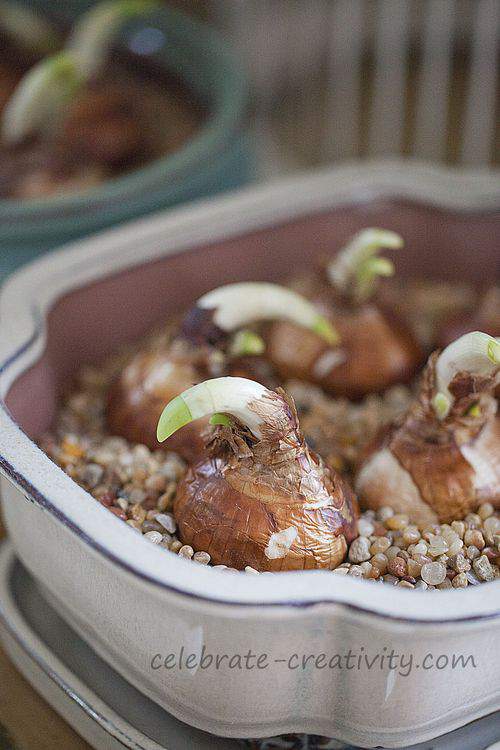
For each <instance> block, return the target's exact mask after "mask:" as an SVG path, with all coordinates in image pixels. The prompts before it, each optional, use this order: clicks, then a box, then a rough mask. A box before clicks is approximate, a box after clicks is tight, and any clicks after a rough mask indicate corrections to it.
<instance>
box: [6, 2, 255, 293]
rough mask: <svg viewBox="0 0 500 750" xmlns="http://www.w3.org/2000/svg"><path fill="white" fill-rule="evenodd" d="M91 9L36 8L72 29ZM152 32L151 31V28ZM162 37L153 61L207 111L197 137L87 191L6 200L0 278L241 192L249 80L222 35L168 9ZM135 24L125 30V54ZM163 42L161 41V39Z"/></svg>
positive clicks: (246, 171)
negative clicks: (145, 221)
mask: <svg viewBox="0 0 500 750" xmlns="http://www.w3.org/2000/svg"><path fill="white" fill-rule="evenodd" d="M92 4H93V3H92V2H81V1H79V0H66V2H65V3H64V4H63V3H61V4H59V3H57V4H55V3H50V2H48V1H47V0H45V1H44V0H37V2H31V3H29V5H30V6H32V7H34V8H35V9H37V10H40V11H41V12H43V13H44V14H45V15H46V16H48V17H50V18H52V19H54V21H55V22H60V23H61V25H62V26H67V25H68V23H71V21H72V19H74V18H75V17H76V16H77V15H79V14H80V13H81V12H83V11H84V10H86V8H88V7H89V6H91V5H92ZM150 25H151V24H150ZM154 27H155V29H159V31H160V32H161V35H162V37H160V39H161V44H160V45H157V46H158V48H157V49H156V50H155V51H154V52H153V53H152V54H149V55H148V56H147V57H148V59H149V62H150V63H151V64H152V65H156V66H158V65H160V66H161V67H162V68H163V69H164V70H165V71H166V72H169V73H171V74H173V76H174V77H176V78H177V79H178V80H179V81H180V83H181V84H182V85H183V86H185V87H186V89H187V90H188V91H190V92H192V95H193V98H194V99H195V100H196V101H198V102H199V104H200V106H201V107H202V108H203V110H204V116H203V119H202V122H201V125H200V126H199V128H198V130H197V131H196V134H195V135H194V137H193V138H191V139H190V140H189V141H187V142H186V144H185V145H184V146H181V147H180V148H179V150H177V151H175V152H173V153H171V154H169V155H167V156H165V157H163V158H160V159H156V160H155V161H153V162H151V163H149V164H147V165H146V166H145V167H143V168H140V169H137V170H135V171H133V172H130V173H128V174H125V175H124V176H120V177H116V178H112V179H110V180H107V181H106V182H104V183H103V184H101V185H99V186H98V187H96V188H93V189H92V190H89V191H88V192H85V193H83V192H81V193H71V194H66V195H62V196H57V197H51V198H46V199H42V200H25V201H19V200H10V199H7V200H0V279H1V278H2V276H3V275H4V274H6V273H8V272H9V271H10V270H12V269H13V268H15V267H16V266H18V265H20V264H21V263H23V262H25V261H27V260H29V259H30V258H32V257H34V256H35V255H36V254H38V253H40V252H42V251H43V250H46V249H48V248H51V247H54V246H56V245H60V244H61V243H64V242H67V241H69V240H71V239H73V238H75V237H79V236H82V235H84V234H88V233H90V232H94V231H96V230H98V229H101V228H103V227H107V226H111V225H113V224H117V223H120V222H122V221H124V220H128V219H132V218H135V217H138V216H141V215H144V214H147V213H150V212H151V211H155V210H157V209H160V208H165V207H168V206H172V205H175V204H177V203H180V202H182V201H186V200H190V199H193V198H198V197H202V196H206V195H208V194H211V193H216V192H219V191H222V190H227V189H230V188H234V187H237V186H239V185H241V184H243V183H244V182H246V181H247V180H248V179H249V177H250V176H251V174H252V158H251V152H250V147H249V141H248V138H247V134H246V132H245V122H244V113H245V107H246V98H247V91H246V81H245V77H244V75H243V73H242V71H241V69H240V67H239V65H238V64H237V62H236V60H235V59H234V57H233V55H232V53H231V50H230V48H229V47H228V46H227V45H226V44H225V43H224V41H223V39H222V38H221V37H220V35H219V34H218V32H217V31H215V30H214V29H211V28H210V27H209V26H207V25H206V24H204V23H203V22H201V21H199V20H197V19H192V18H190V17H189V16H187V15H185V14H184V13H182V12H181V11H179V10H177V9H174V8H171V7H167V6H165V8H164V9H162V10H161V12H158V13H157V14H155V17H154ZM137 28H138V26H137V22H136V23H130V24H129V25H125V26H124V27H123V29H122V31H121V34H120V38H119V47H120V48H121V49H123V50H125V51H126V50H127V48H129V45H130V43H131V40H132V39H133V38H134V33H136V32H137ZM156 38H158V35H156Z"/></svg>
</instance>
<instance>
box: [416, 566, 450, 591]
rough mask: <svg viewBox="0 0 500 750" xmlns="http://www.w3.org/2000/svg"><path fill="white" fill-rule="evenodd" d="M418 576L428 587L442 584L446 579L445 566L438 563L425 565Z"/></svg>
mask: <svg viewBox="0 0 500 750" xmlns="http://www.w3.org/2000/svg"><path fill="white" fill-rule="evenodd" d="M420 575H421V576H422V580H424V581H425V582H426V583H428V584H429V585H431V586H437V585H438V584H440V583H443V581H444V579H445V578H446V566H445V565H443V563H440V562H430V563H426V564H425V565H422V570H421V571H420Z"/></svg>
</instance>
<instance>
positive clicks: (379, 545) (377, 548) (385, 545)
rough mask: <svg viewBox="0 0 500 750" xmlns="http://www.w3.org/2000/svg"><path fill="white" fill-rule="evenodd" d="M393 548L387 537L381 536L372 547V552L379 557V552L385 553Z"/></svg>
mask: <svg viewBox="0 0 500 750" xmlns="http://www.w3.org/2000/svg"><path fill="white" fill-rule="evenodd" d="M390 546H391V540H390V539H388V538H387V537H386V536H379V537H377V539H375V540H374V541H373V542H372V544H371V545H370V552H371V553H372V555H377V554H378V553H379V552H385V551H386V550H388V549H389V547H390Z"/></svg>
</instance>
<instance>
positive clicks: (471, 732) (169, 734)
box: [0, 543, 500, 750]
mask: <svg viewBox="0 0 500 750" xmlns="http://www.w3.org/2000/svg"><path fill="white" fill-rule="evenodd" d="M0 602H1V604H0V640H1V642H2V644H3V646H4V648H5V649H6V650H7V653H8V654H9V656H10V657H11V659H12V660H13V662H14V663H15V664H16V666H17V667H18V669H19V670H20V671H21V672H22V673H23V675H24V676H25V677H26V678H27V679H28V680H29V681H30V683H31V684H32V685H33V686H34V687H35V688H36V689H37V690H38V691H39V692H40V693H41V694H42V695H43V696H44V697H45V699H46V700H48V701H49V702H50V704H51V706H52V707H53V708H54V709H55V710H56V711H57V712H58V713H59V714H60V715H61V716H63V718H64V719H65V720H66V721H67V722H68V723H69V724H71V726H72V727H73V728H74V729H76V731H77V732H78V733H79V734H81V735H82V737H84V738H85V739H86V740H87V742H89V743H90V744H91V745H92V747H94V748H96V750H115V748H116V750H119V748H123V747H128V748H132V750H186V748H196V750H244V748H245V747H246V743H244V742H241V741H238V740H231V739H223V738H221V737H214V736H212V735H209V734H206V733H204V732H200V731H199V730H198V729H193V728H191V727H189V726H187V725H186V724H182V723H181V722H180V721H177V719H174V718H173V716H170V715H169V714H168V713H167V712H166V711H164V710H163V709H162V708H160V707H159V706H158V705H157V704H156V703H154V702H153V701H151V700H149V699H148V698H146V697H145V696H143V695H142V694H141V693H139V692H138V691H137V690H136V689H135V688H134V687H132V686H131V685H130V684H129V683H128V682H126V681H125V680H124V679H123V678H122V677H120V676H119V675H118V674H117V673H116V672H115V671H114V670H113V669H112V668H111V667H109V666H108V665H107V664H106V662H105V661H103V660H102V659H100V658H99V657H98V656H97V654H96V653H95V652H94V651H93V650H92V649H91V648H90V646H88V645H87V644H86V643H85V642H84V641H82V640H81V639H80V638H79V637H78V636H77V635H76V633H75V632H74V631H73V630H72V629H71V628H70V627H69V626H68V625H67V624H66V623H65V622H64V620H63V619H62V618H61V617H60V616H59V615H58V614H57V612H56V611H55V610H54V609H52V608H51V606H50V605H49V603H48V602H47V601H46V600H45V599H44V597H43V596H42V594H41V592H40V590H39V588H38V587H37V585H36V582H35V580H34V579H33V578H32V577H31V576H30V574H29V573H28V572H27V571H26V569H25V568H23V566H22V565H21V563H20V562H19V561H18V560H16V558H15V556H14V553H13V551H12V548H11V546H10V545H9V544H8V543H5V544H3V545H2V546H1V548H0ZM499 736H500V712H496V713H494V714H490V715H489V716H486V717H484V718H483V719H479V720H477V721H475V722H473V723H472V724H469V725H468V726H466V727H464V728H462V729H458V730H455V731H454V732H451V733H450V734H447V735H446V736H444V737H441V738H440V739H439V740H432V741H431V742H429V743H424V745H418V746H412V748H406V750H499V749H498V747H497V745H495V746H494V747H491V748H486V746H487V745H489V744H490V743H491V742H494V741H495V740H496V739H497V738H498V737H499ZM266 742H267V744H265V743H266ZM341 747H342V745H341V743H337V742H330V743H328V744H327V747H326V748H325V743H320V742H318V743H316V741H315V739H314V738H311V737H310V736H307V737H304V736H303V737H301V738H300V739H299V738H297V740H296V742H295V744H293V743H292V741H291V740H288V741H287V740H285V741H282V740H281V741H280V739H279V738H276V740H273V739H270V740H268V741H266V740H264V741H263V744H262V747H261V750H279V749H280V748H281V750H334V749H335V750H340V749H341ZM345 750H354V748H352V747H351V748H347V747H346V748H345Z"/></svg>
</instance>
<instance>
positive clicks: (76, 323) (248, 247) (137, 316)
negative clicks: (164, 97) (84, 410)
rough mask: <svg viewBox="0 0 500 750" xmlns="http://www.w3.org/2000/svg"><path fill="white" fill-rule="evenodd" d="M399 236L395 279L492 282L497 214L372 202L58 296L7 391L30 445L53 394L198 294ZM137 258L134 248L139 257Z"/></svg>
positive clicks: (50, 409) (44, 422) (46, 418)
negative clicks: (364, 231) (366, 241)
mask: <svg viewBox="0 0 500 750" xmlns="http://www.w3.org/2000/svg"><path fill="white" fill-rule="evenodd" d="M366 226H381V227H384V228H390V229H393V230H395V231H398V232H400V233H401V234H402V235H403V237H404V238H405V240H406V247H405V249H404V250H402V251H398V253H397V257H396V258H395V260H396V261H397V268H398V273H400V274H402V275H404V276H406V277H411V276H415V277H435V278H440V279H441V278H442V279H467V280H469V281H472V282H477V283H481V282H485V281H486V280H490V281H491V279H494V278H496V277H497V276H498V249H497V240H496V237H495V228H497V227H498V214H492V213H490V214H483V215H477V214H456V213H449V212H445V211H441V210H438V209H431V208H428V207H424V206H419V205H415V204H408V203H394V202H380V203H376V202H371V203H369V204H361V205H357V206H354V207H344V208H337V209H334V210H330V211H328V212H323V213H318V214H315V215H312V216H306V217H303V218H301V219H298V220H294V221H291V222H287V223H284V224H279V225H277V226H274V227H272V228H268V229H264V230H261V231H258V232H254V233H251V234H248V235H245V236H242V237H236V238H234V239H230V240H225V241H223V242H214V243H211V244H208V245H203V246H201V247H197V248H196V249H194V250H190V251H188V252H184V253H181V254H179V255H174V256H167V257H165V258H162V259H160V260H157V261H154V262H149V263H146V264H144V265H138V266H136V267H134V268H132V269H130V270H127V271H124V272H121V273H118V274H116V275H113V276H110V277H106V278H103V279H102V280H101V281H98V282H95V283H92V284H91V285H88V286H85V287H83V288H80V289H76V290H74V291H72V292H70V293H69V294H67V295H65V296H64V297H62V298H60V299H59V300H58V301H57V302H56V303H55V304H54V306H53V307H52V309H51V311H50V313H49V316H48V336H47V347H46V349H45V352H44V353H43V355H42V356H41V357H40V359H39V360H38V361H37V362H36V364H35V365H33V366H32V367H31V368H30V369H29V370H27V371H26V372H24V373H23V374H22V375H20V376H19V377H18V378H17V380H16V381H15V382H14V384H13V385H12V387H11V389H10V391H9V393H8V395H7V398H6V403H7V406H8V408H9V409H10V412H11V414H12V415H13V417H14V419H15V420H16V421H17V422H18V423H19V424H20V426H21V427H22V428H23V429H24V430H25V431H26V432H27V433H28V434H29V435H30V436H31V437H33V438H36V437H37V436H38V435H39V434H40V433H41V432H42V431H44V430H46V429H47V428H48V427H49V425H50V423H51V421H52V419H53V417H54V412H55V409H56V405H57V399H58V394H59V393H60V392H61V389H62V388H63V387H64V385H65V384H67V382H68V379H70V378H71V377H72V376H73V375H74V374H75V373H76V371H77V370H78V368H79V367H80V366H81V365H82V364H84V363H91V362H97V361H99V360H100V359H102V357H104V356H105V355H106V354H108V353H111V352H113V351H115V350H116V349H117V348H119V347H120V346H121V345H122V344H124V343H126V342H130V341H132V340H134V339H137V338H138V337H140V336H141V335H142V334H144V333H145V332H146V331H148V330H149V329H150V328H151V327H152V326H154V325H155V324H158V323H159V322H161V320H162V319H164V318H165V317H166V316H167V315H168V314H169V313H172V312H174V311H179V310H181V309H183V308H185V307H187V306H188V305H189V304H190V303H191V302H192V301H193V300H195V299H196V298H197V297H198V296H200V294H202V293H203V292H204V291H207V290H208V289H210V288H213V287H215V286H218V285H220V284H223V283H227V282H231V281H238V280H264V279H267V280H270V281H275V280H278V279H280V278H283V277H284V276H287V275H290V274H293V273H297V272H299V271H300V270H301V269H302V270H303V269H304V268H306V267H307V264H310V263H311V262H314V260H315V259H319V258H322V257H328V256H329V255H332V254H333V253H334V252H335V251H336V249H338V248H339V247H340V246H341V245H342V243H343V242H344V241H345V240H346V239H347V238H348V237H349V236H350V235H351V234H353V233H354V232H356V231H358V230H359V229H360V228H362V227H366ZM139 252H140V250H138V255H139Z"/></svg>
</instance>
